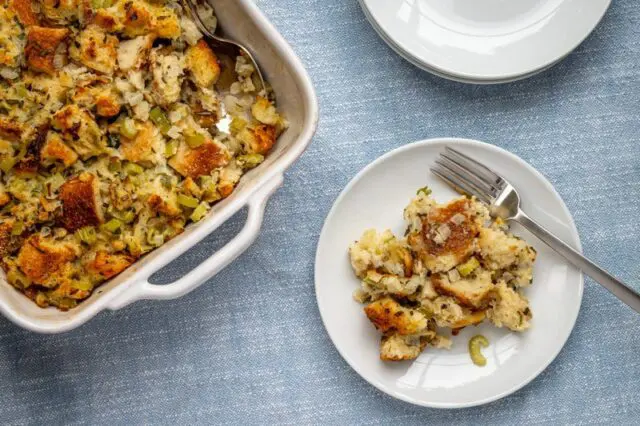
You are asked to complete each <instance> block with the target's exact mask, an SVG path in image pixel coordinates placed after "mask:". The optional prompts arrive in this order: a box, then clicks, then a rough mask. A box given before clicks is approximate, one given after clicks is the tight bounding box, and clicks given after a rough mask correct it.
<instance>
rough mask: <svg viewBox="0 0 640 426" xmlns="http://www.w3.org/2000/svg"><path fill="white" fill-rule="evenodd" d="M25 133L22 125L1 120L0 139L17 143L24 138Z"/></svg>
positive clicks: (4, 119)
mask: <svg viewBox="0 0 640 426" xmlns="http://www.w3.org/2000/svg"><path fill="white" fill-rule="evenodd" d="M23 131H24V128H23V126H22V125H21V124H20V123H17V122H15V121H11V120H9V119H6V118H0V137H3V138H5V139H7V140H9V141H12V142H16V141H19V140H20V138H21V137H22V132H23Z"/></svg>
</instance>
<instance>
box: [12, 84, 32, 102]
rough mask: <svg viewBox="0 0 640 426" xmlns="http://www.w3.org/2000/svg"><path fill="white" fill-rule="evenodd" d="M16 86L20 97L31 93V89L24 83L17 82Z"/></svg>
mask: <svg viewBox="0 0 640 426" xmlns="http://www.w3.org/2000/svg"><path fill="white" fill-rule="evenodd" d="M14 87H15V89H16V95H17V96H18V97H19V98H20V99H22V98H24V97H26V96H27V95H28V94H29V91H28V90H27V88H26V87H24V84H16V85H15V86H14Z"/></svg>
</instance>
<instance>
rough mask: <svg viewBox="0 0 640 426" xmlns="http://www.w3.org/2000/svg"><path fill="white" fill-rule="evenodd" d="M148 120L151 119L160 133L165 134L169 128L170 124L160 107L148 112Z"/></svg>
mask: <svg viewBox="0 0 640 426" xmlns="http://www.w3.org/2000/svg"><path fill="white" fill-rule="evenodd" d="M149 118H151V121H153V124H155V125H156V126H158V128H159V129H160V131H161V132H162V133H167V132H168V131H169V129H170V128H171V122H170V121H169V119H168V118H167V115H166V114H165V113H164V111H163V110H162V109H160V107H154V108H152V109H151V111H149Z"/></svg>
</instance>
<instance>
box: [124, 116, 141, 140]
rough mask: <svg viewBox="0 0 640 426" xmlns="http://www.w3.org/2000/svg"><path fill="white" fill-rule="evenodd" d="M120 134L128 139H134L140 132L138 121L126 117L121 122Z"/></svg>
mask: <svg viewBox="0 0 640 426" xmlns="http://www.w3.org/2000/svg"><path fill="white" fill-rule="evenodd" d="M120 134H121V135H122V136H124V137H125V138H127V139H133V138H135V137H136V135H137V134H138V129H137V128H136V123H135V121H133V120H132V119H131V118H125V119H124V120H123V121H122V123H121V124H120Z"/></svg>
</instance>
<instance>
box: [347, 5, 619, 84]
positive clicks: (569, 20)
mask: <svg viewBox="0 0 640 426" xmlns="http://www.w3.org/2000/svg"><path fill="white" fill-rule="evenodd" d="M359 1H360V4H361V6H362V8H363V10H364V12H365V15H366V16H367V18H368V19H369V21H371V23H372V25H373V27H374V28H375V29H376V31H378V33H379V34H380V35H381V36H382V38H383V39H384V40H385V41H386V42H387V43H388V44H390V45H392V47H393V48H394V50H396V51H398V50H399V51H401V52H402V53H403V54H402V56H403V57H405V58H411V59H412V60H411V61H410V62H412V63H414V64H416V65H418V66H419V67H420V68H422V69H425V70H427V71H431V70H433V71H435V74H438V75H441V76H443V77H445V78H451V79H453V80H458V81H465V82H480V83H482V82H488V83H494V82H495V83H501V82H507V81H513V80H517V79H521V78H526V77H528V76H530V75H532V74H536V73H537V72H539V71H542V70H544V69H546V68H549V67H550V66H552V65H553V64H554V63H556V62H558V61H560V60H561V59H562V58H564V57H565V56H566V55H568V54H569V53H570V52H571V51H572V50H573V49H575V48H576V47H577V46H578V45H579V44H580V43H581V42H582V41H583V40H584V39H585V38H586V37H587V36H588V35H589V34H590V33H591V31H592V30H593V29H594V28H595V27H596V25H597V24H598V23H599V22H600V20H601V19H602V17H603V16H604V13H605V12H606V10H607V8H608V7H609V5H610V4H611V0H588V1H585V0H359ZM393 45H395V47H394V46H393Z"/></svg>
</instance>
